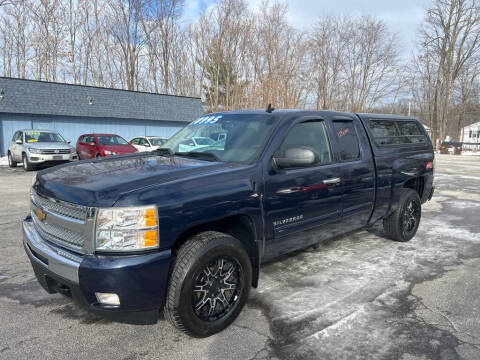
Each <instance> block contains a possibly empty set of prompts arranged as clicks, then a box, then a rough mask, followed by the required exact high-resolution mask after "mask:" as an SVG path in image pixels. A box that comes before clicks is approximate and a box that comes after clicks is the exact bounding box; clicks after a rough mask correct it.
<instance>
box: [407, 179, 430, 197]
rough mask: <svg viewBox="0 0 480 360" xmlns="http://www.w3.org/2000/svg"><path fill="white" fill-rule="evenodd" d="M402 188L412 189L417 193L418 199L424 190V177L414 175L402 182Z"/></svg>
mask: <svg viewBox="0 0 480 360" xmlns="http://www.w3.org/2000/svg"><path fill="white" fill-rule="evenodd" d="M403 188H404V189H412V190H414V191H416V192H417V193H418V196H419V197H420V199H422V198H423V193H424V190H425V179H424V177H423V176H416V177H413V178H411V179H408V180H407V181H405V183H404V184H403Z"/></svg>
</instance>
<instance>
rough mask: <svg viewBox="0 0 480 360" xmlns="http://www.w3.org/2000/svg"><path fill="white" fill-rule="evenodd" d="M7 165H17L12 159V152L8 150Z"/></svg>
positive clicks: (12, 166)
mask: <svg viewBox="0 0 480 360" xmlns="http://www.w3.org/2000/svg"><path fill="white" fill-rule="evenodd" d="M8 166H9V167H11V168H14V167H17V162H16V161H13V157H12V153H11V152H10V151H9V152H8Z"/></svg>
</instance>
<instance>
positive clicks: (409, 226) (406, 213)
mask: <svg viewBox="0 0 480 360" xmlns="http://www.w3.org/2000/svg"><path fill="white" fill-rule="evenodd" d="M421 217H422V203H421V201H420V197H419V196H418V193H417V192H416V191H414V190H411V189H403V190H402V193H401V194H400V200H399V203H398V208H397V210H395V212H394V213H393V214H391V215H390V216H389V217H388V218H386V219H384V220H383V230H384V231H385V234H386V235H387V237H388V238H390V239H392V240H394V241H401V242H406V241H409V240H411V239H412V238H413V237H414V236H415V234H416V233H417V230H418V226H419V225H420V219H421Z"/></svg>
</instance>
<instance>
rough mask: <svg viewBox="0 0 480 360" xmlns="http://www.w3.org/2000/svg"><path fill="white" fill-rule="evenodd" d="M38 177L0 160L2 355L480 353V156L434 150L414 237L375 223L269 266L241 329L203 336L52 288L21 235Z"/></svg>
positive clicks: (303, 356) (426, 355)
mask: <svg viewBox="0 0 480 360" xmlns="http://www.w3.org/2000/svg"><path fill="white" fill-rule="evenodd" d="M32 176H33V173H24V172H23V170H22V169H20V168H17V169H8V168H5V167H1V168H0V199H1V205H0V358H2V359H3V358H5V359H24V358H28V359H37V358H38V359H54V358H65V357H67V356H68V357H69V358H72V359H89V360H90V359H112V358H116V359H153V358H155V359H156V358H162V359H182V360H185V359H405V360H406V359H479V358H480V296H479V295H480V157H476V156H451V155H437V172H436V179H435V185H436V193H435V196H434V198H433V199H432V201H430V202H428V203H427V204H426V205H425V206H424V207H423V214H422V221H421V224H420V228H419V231H418V234H417V236H416V237H415V238H414V239H413V240H411V241H410V242H408V243H395V242H392V241H390V240H387V239H385V238H384V237H383V236H382V235H383V234H382V230H381V226H376V227H375V228H373V229H371V230H369V231H368V232H367V231H362V232H357V233H353V234H349V235H347V236H343V237H340V238H337V239H334V240H332V241H329V242H328V243H325V244H323V245H321V246H319V247H318V248H316V249H312V248H309V249H307V250H304V251H299V252H296V253H294V254H291V255H290V256H286V257H283V258H281V259H279V260H277V261H275V262H271V263H268V264H265V265H263V268H262V275H261V279H260V286H259V288H258V289H257V290H254V291H252V293H251V298H250V300H249V302H248V305H247V307H246V308H245V309H244V311H243V312H242V314H241V315H240V316H239V318H238V319H237V320H236V321H235V323H234V324H233V326H231V327H230V328H228V329H226V330H225V331H223V332H222V333H220V334H217V335H215V336H212V337H210V338H207V339H192V338H189V337H187V336H185V335H183V334H181V333H179V332H177V331H176V330H175V329H174V328H173V327H172V326H170V324H168V323H167V322H166V321H164V320H163V319H162V317H160V320H159V322H158V323H157V324H156V325H148V326H134V325H126V324H119V323H114V322H110V321H107V320H105V319H102V318H99V317H97V316H95V315H92V314H90V313H87V312H85V311H84V310H82V309H80V308H78V307H77V306H76V305H75V304H73V303H72V302H71V301H70V300H68V299H65V298H63V297H62V296H60V295H49V294H47V293H46V292H45V291H44V290H43V289H42V288H41V287H40V286H39V285H38V284H37V282H36V280H35V277H34V275H33V272H32V270H31V266H30V263H29V262H28V259H27V257H26V255H25V254H24V251H23V248H22V243H21V228H20V224H21V219H22V218H23V217H24V216H25V214H26V213H27V211H28V207H29V205H28V189H29V186H30V182H31V178H32Z"/></svg>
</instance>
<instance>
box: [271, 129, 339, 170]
mask: <svg viewBox="0 0 480 360" xmlns="http://www.w3.org/2000/svg"><path fill="white" fill-rule="evenodd" d="M298 147H307V148H309V149H310V150H312V151H313V152H314V153H315V160H316V162H315V164H316V165H322V164H328V163H331V162H332V153H331V151H330V145H329V142H328V137H327V133H326V131H325V124H324V123H323V121H306V122H303V123H300V124H297V125H295V126H294V127H293V128H292V129H291V130H290V133H289V134H288V135H287V137H286V138H285V140H284V141H283V143H282V145H281V146H280V148H279V149H278V151H277V154H278V155H279V156H284V155H285V152H286V151H287V150H288V149H292V148H298Z"/></svg>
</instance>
